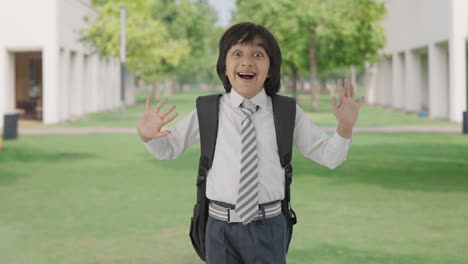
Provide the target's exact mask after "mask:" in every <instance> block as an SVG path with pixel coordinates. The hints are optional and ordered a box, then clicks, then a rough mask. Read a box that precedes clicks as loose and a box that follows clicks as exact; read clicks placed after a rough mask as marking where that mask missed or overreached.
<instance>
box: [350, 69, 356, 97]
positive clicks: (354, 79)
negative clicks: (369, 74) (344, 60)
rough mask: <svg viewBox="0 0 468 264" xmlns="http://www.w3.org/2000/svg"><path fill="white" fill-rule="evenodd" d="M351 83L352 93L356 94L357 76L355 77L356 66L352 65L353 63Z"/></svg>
mask: <svg viewBox="0 0 468 264" xmlns="http://www.w3.org/2000/svg"><path fill="white" fill-rule="evenodd" d="M351 85H352V86H353V92H354V94H356V90H357V78H356V66H354V65H351Z"/></svg>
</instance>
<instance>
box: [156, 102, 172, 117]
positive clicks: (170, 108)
mask: <svg viewBox="0 0 468 264" xmlns="http://www.w3.org/2000/svg"><path fill="white" fill-rule="evenodd" d="M175 108H176V105H172V106H171V107H169V109H167V110H166V111H164V112H162V114H160V115H159V116H161V118H165V117H166V116H167V115H168V114H169V113H170V112H172V111H173V110H174V109H175Z"/></svg>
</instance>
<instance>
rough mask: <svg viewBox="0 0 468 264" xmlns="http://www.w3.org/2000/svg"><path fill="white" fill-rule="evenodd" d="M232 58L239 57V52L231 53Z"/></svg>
mask: <svg viewBox="0 0 468 264" xmlns="http://www.w3.org/2000/svg"><path fill="white" fill-rule="evenodd" d="M232 56H240V52H239V51H234V52H233V53H232Z"/></svg>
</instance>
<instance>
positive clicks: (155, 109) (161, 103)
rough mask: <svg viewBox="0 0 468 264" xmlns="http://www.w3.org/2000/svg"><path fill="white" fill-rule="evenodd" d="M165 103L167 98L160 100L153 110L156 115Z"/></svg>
mask: <svg viewBox="0 0 468 264" xmlns="http://www.w3.org/2000/svg"><path fill="white" fill-rule="evenodd" d="M166 101H167V97H166V98H164V99H162V100H161V102H159V103H158V104H157V105H156V107H155V108H154V111H155V112H156V113H159V110H160V109H161V106H163V104H164V103H165V102H166Z"/></svg>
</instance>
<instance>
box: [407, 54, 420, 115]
mask: <svg viewBox="0 0 468 264" xmlns="http://www.w3.org/2000/svg"><path fill="white" fill-rule="evenodd" d="M405 57H406V66H405V70H406V73H405V77H406V80H405V81H406V83H405V88H406V91H405V108H404V110H405V111H407V112H419V110H420V109H421V84H420V80H421V76H420V75H421V73H420V70H419V67H420V64H421V63H420V58H419V56H418V54H416V53H415V52H414V51H412V50H407V51H406V53H405Z"/></svg>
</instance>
